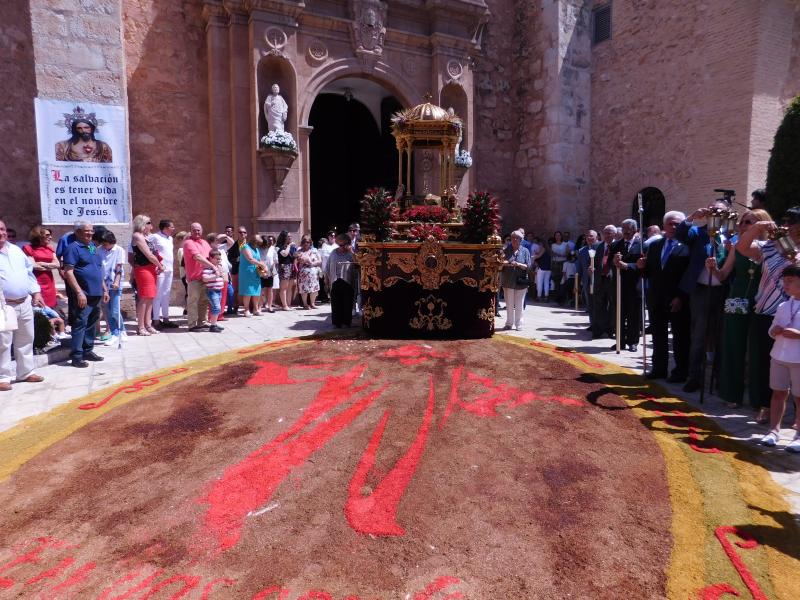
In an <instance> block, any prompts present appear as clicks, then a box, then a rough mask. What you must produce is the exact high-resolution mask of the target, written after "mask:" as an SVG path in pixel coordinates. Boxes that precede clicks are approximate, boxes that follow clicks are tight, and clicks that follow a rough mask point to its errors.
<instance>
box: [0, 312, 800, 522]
mask: <svg viewBox="0 0 800 600" xmlns="http://www.w3.org/2000/svg"><path fill="white" fill-rule="evenodd" d="M173 311H174V312H175V316H174V319H175V320H176V321H177V322H179V323H183V318H182V317H181V316H179V314H180V310H179V309H173ZM504 319H505V313H503V314H502V316H501V318H498V320H497V322H496V325H497V327H498V329H499V328H500V327H502V326H503V324H504ZM524 319H525V321H524V326H523V329H522V331H518V332H517V331H514V332H500V333H499V335H507V334H510V335H516V336H520V337H526V338H530V339H536V340H540V341H544V342H548V343H551V344H555V345H557V346H560V347H563V348H569V349H573V350H577V351H580V352H584V353H586V354H590V355H595V356H597V357H598V358H601V359H603V360H607V361H609V362H612V363H615V364H618V365H621V366H624V367H628V368H631V369H634V370H638V371H639V372H641V368H642V366H641V352H639V353H637V354H633V353H630V352H628V351H625V350H623V351H622V353H621V354H619V355H617V354H616V352H615V351H614V350H612V349H611V347H612V346H613V344H614V341H613V340H611V339H602V340H591V336H590V335H589V332H588V331H587V330H586V326H587V324H588V320H587V318H586V316H585V314H584V313H583V312H582V311H575V310H572V309H568V308H561V307H558V306H555V305H553V304H535V303H534V304H529V305H528V307H527V309H526V310H525V317H524ZM221 325H223V326H224V327H225V331H224V332H223V333H220V334H213V333H209V332H205V331H204V332H189V331H187V330H186V329H185V328H181V329H172V330H168V331H167V332H164V333H161V334H159V335H154V336H150V337H138V336H135V335H130V336H128V337H127V341H126V342H125V344H124V345H123V347H122V349H121V350H120V349H118V348H110V347H106V346H98V348H97V352H98V354H100V355H101V356H103V357H104V358H105V360H104V361H103V362H98V363H90V367H89V368H88V369H76V368H74V367H71V366H69V365H68V364H67V363H61V364H53V365H48V366H45V367H42V368H40V369H38V370H37V372H38V373H40V374H41V375H43V376H44V377H45V381H44V382H42V383H36V384H27V383H22V384H14V387H13V390H12V391H11V392H3V393H2V395H1V396H0V431H4V430H6V429H9V428H11V427H13V426H15V425H17V424H18V423H20V422H21V421H22V420H23V419H25V418H27V417H30V416H33V415H37V414H41V413H44V412H47V411H49V410H51V409H53V408H54V407H56V406H58V405H59V404H63V403H65V402H68V401H70V400H72V399H75V398H78V397H81V396H83V395H85V394H88V393H89V392H92V391H95V390H98V389H101V388H104V387H108V386H112V385H114V384H117V383H119V382H121V381H124V380H126V379H132V378H136V377H140V376H142V375H145V374H147V373H151V372H153V371H156V370H161V369H165V368H168V367H171V366H175V365H179V364H181V363H183V362H185V361H188V360H192V359H196V358H202V357H204V356H209V355H213V354H217V353H220V352H224V351H227V350H232V349H236V348H242V347H245V346H251V345H255V344H258V343H262V342H264V341H268V340H277V339H282V338H287V337H296V336H303V335H311V334H314V333H322V332H328V331H335V330H334V329H333V327H332V326H331V323H330V307H329V305H325V304H323V305H321V306H320V308H318V309H317V310H292V311H288V312H284V311H276V312H275V313H272V314H264V315H262V316H259V317H251V318H245V317H242V316H239V317H234V318H227V319H226V320H225V321H224V322H223V323H221ZM354 325H356V326H357V325H358V321H357V320H356V321H355V322H354ZM128 326H129V329H131V328H132V326H133V323H128ZM659 383H660V384H661V385H663V386H664V387H665V388H666V389H667V390H669V392H670V393H671V394H672V395H675V396H678V397H681V398H684V399H685V400H687V401H688V402H690V403H691V404H693V405H694V406H695V407H696V408H697V409H698V410H700V411H702V412H704V413H705V414H706V415H708V416H709V417H711V418H713V419H714V420H715V421H716V422H718V423H719V424H720V426H722V427H723V428H724V429H725V430H727V431H728V432H729V433H730V434H731V435H732V436H733V437H734V438H736V439H739V440H742V441H744V442H747V443H752V444H756V442H757V441H758V440H759V439H760V438H761V436H762V435H763V434H764V433H765V431H766V428H765V426H763V425H757V424H756V423H755V421H754V420H753V418H754V415H753V413H752V412H750V411H749V410H746V409H745V410H739V411H737V410H734V409H729V408H727V407H726V406H725V405H724V403H723V402H722V401H721V400H720V399H719V398H716V397H714V396H708V395H707V396H706V400H705V403H704V404H703V405H700V404H699V393H694V394H685V393H684V392H682V391H681V389H680V385H674V384H668V383H666V382H663V381H659ZM788 422H789V421H788V420H787V421H784V423H788ZM793 434H794V431H793V430H792V429H788V428H786V429H783V430H782V432H781V445H780V446H778V447H777V448H775V449H768V448H761V447H759V449H760V450H761V452H762V453H763V458H764V460H763V466H765V467H766V468H767V469H769V470H770V472H771V473H772V475H773V477H774V479H775V480H776V481H777V482H778V483H779V484H781V485H783V486H784V487H786V488H787V489H789V490H792V491H793V492H796V494H790V495H789V496H790V498H789V500H790V502H791V503H792V505H793V507H794V511H795V514H798V515H800V455H792V454H790V453H788V452H786V451H784V450H783V449H782V447H783V446H785V444H786V443H787V442H788V440H789V439H791V436H792V435H793Z"/></svg>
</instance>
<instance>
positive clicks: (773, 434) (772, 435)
mask: <svg viewBox="0 0 800 600" xmlns="http://www.w3.org/2000/svg"><path fill="white" fill-rule="evenodd" d="M778 439H779V437H778V432H777V431H770V432H769V433H768V434H767V435H765V436H764V437H763V438H761V442H760V444H761V445H762V446H769V447H770V448H771V447H772V446H775V445H777V444H778Z"/></svg>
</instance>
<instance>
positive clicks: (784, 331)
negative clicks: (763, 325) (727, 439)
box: [761, 265, 800, 452]
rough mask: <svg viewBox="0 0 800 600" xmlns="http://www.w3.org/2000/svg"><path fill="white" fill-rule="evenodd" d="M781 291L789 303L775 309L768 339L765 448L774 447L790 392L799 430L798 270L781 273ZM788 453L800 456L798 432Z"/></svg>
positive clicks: (763, 440)
mask: <svg viewBox="0 0 800 600" xmlns="http://www.w3.org/2000/svg"><path fill="white" fill-rule="evenodd" d="M781 278H782V279H783V290H784V291H785V292H786V294H787V295H788V296H789V300H787V301H786V302H782V303H781V304H780V305H779V306H778V310H777V312H776V313H775V318H774V319H773V321H772V327H770V328H769V335H770V336H771V337H772V338H773V339H774V340H775V344H774V345H773V346H772V352H770V367H769V387H770V389H771V390H772V398H771V399H770V415H769V417H770V418H769V433H767V435H765V436H764V437H763V438H762V439H761V443H762V444H763V445H765V446H775V445H776V444H777V443H778V439H779V438H780V429H781V421H782V420H783V413H784V411H785V410H786V400H787V399H788V398H789V391H790V390H791V392H792V395H793V396H794V406H795V428H797V427H798V426H800V416H798V415H800V266H798V265H789V266H788V267H786V268H785V269H784V270H783V272H782V273H781ZM786 449H787V450H788V451H789V452H800V429H798V431H797V432H796V433H795V434H794V439H793V440H792V441H791V442H790V443H789V445H788V446H786Z"/></svg>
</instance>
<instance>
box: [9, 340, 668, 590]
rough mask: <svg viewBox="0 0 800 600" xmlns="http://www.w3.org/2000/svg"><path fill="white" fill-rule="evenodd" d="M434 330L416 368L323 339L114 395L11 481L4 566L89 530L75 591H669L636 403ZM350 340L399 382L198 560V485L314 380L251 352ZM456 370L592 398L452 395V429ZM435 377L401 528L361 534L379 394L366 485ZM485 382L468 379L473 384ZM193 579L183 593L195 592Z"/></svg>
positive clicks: (329, 346)
mask: <svg viewBox="0 0 800 600" xmlns="http://www.w3.org/2000/svg"><path fill="white" fill-rule="evenodd" d="M405 343H408V342H405ZM418 343H419V344H426V342H418ZM427 344H429V345H430V346H431V347H432V348H433V350H435V351H437V352H441V353H447V354H448V355H449V357H447V358H431V359H429V360H427V361H425V362H423V363H422V364H418V365H411V366H405V365H402V364H400V363H399V362H398V361H397V359H392V358H385V357H381V356H380V355H381V354H382V353H383V352H385V351H386V350H388V349H391V348H395V347H397V346H398V345H399V344H398V343H397V342H389V341H364V340H357V341H356V340H322V341H317V342H314V343H313V344H311V345H306V346H301V347H297V348H290V349H284V350H280V351H276V352H272V353H269V354H264V355H254V356H247V357H245V358H243V360H242V361H241V362H240V363H238V364H234V365H227V366H224V367H218V368H215V369H211V370H208V371H205V372H203V373H200V374H198V375H196V376H192V377H190V378H188V379H186V380H184V381H182V382H180V383H176V384H173V385H171V386H170V387H168V388H166V389H164V390H162V391H159V392H157V393H151V394H150V395H143V396H142V397H141V398H138V399H136V400H135V401H133V402H131V403H129V404H126V405H123V406H121V407H119V408H117V409H115V410H113V411H111V412H110V413H108V414H106V415H104V416H103V417H101V418H99V419H97V420H95V421H94V422H92V423H91V424H90V425H88V426H86V427H84V428H82V429H81V430H79V431H78V432H76V433H74V434H73V435H71V436H69V437H68V438H67V439H65V440H63V441H62V442H60V443H57V444H55V445H54V446H52V447H50V448H49V449H48V450H46V451H45V452H43V453H41V454H40V455H38V456H37V457H36V458H34V459H33V460H31V461H29V462H28V463H27V464H25V465H24V466H23V467H22V468H21V469H20V470H19V471H18V472H17V473H15V474H14V476H12V477H11V478H10V479H9V480H8V481H6V482H5V483H3V484H0V506H2V507H3V510H2V513H0V531H2V540H3V541H2V543H0V564H2V562H4V561H3V560H2V559H3V558H4V554H2V552H3V550H2V549H8V548H10V547H11V546H12V545H13V544H16V543H20V542H22V541H24V540H29V539H32V538H35V537H37V536H43V535H48V536H55V537H59V538H63V539H67V540H69V541H70V542H72V543H74V544H76V545H77V546H78V547H77V549H75V550H72V551H71V552H70V554H71V555H72V556H75V557H76V558H77V560H78V562H76V564H82V563H83V562H85V561H88V560H91V561H94V562H96V563H97V565H98V567H97V568H96V569H95V571H93V573H92V574H90V576H89V577H88V578H87V580H86V582H85V587H84V588H83V589H82V590H80V592H79V593H78V594H77V596H76V597H81V598H90V597H91V598H94V597H96V596H97V595H98V594H99V592H100V591H101V590H102V589H103V588H104V587H106V586H108V585H109V584H110V583H111V582H113V581H115V580H116V579H118V578H120V577H122V576H123V575H124V574H125V573H127V572H129V571H131V570H132V569H134V568H138V567H140V566H143V565H146V566H149V567H157V568H163V569H164V570H165V575H164V576H165V577H166V576H167V575H170V574H177V573H184V574H192V575H199V576H202V577H203V582H204V584H205V583H207V582H209V581H211V580H212V579H214V578H216V577H228V578H231V579H233V580H236V582H237V583H236V585H235V586H233V587H231V588H218V591H215V592H214V594H212V598H251V597H253V595H254V594H255V593H256V592H258V591H259V590H261V589H264V588H266V587H269V586H271V585H280V586H282V587H284V588H287V589H290V590H292V594H291V595H290V596H289V597H290V598H292V599H294V598H296V597H298V596H300V595H301V593H303V592H305V591H307V590H312V589H316V590H326V591H328V592H329V593H330V594H331V596H332V597H333V598H335V599H339V598H345V597H347V596H348V595H354V596H358V597H359V598H362V600H363V599H372V598H386V599H389V598H405V597H406V594H407V593H409V592H410V593H411V594H412V596H413V594H414V593H416V592H418V591H420V590H422V589H423V588H424V587H425V586H426V585H427V584H429V583H430V582H432V581H434V580H435V579H436V578H438V577H442V576H451V577H455V578H457V579H458V580H459V581H460V583H458V584H457V585H453V586H452V587H450V588H448V592H450V593H452V592H454V591H461V592H462V593H463V594H464V597H465V598H473V599H494V598H497V599H500V598H504V599H518V598H519V599H524V598H592V599H602V598H609V599H611V598H613V599H617V598H662V597H664V596H665V583H666V576H665V572H666V568H667V563H668V559H669V548H670V544H671V538H670V533H669V530H670V522H671V512H670V505H669V492H668V487H667V480H666V476H665V466H664V461H663V458H662V455H661V453H660V451H659V449H658V446H657V444H656V441H655V439H654V437H653V436H652V434H651V433H649V432H648V431H647V429H646V428H644V427H643V426H641V424H640V423H639V421H638V420H637V419H636V418H635V417H634V415H633V414H632V413H631V411H629V410H628V409H627V406H626V405H625V403H624V402H623V401H622V400H621V399H620V398H619V397H617V396H615V395H613V394H605V395H603V396H602V397H601V399H600V402H599V405H594V404H591V403H589V402H587V401H586V398H587V396H588V395H590V394H591V393H592V392H596V391H597V390H599V389H601V388H602V384H599V383H593V382H592V380H591V379H590V378H589V379H587V378H585V377H584V378H581V373H580V371H579V370H577V369H576V368H574V367H572V366H570V365H568V364H566V363H564V362H562V361H559V360H556V359H554V358H551V357H548V356H544V355H543V354H541V353H538V352H535V351H533V350H531V351H527V350H524V349H521V348H518V347H516V346H511V345H508V344H503V343H500V342H496V341H491V340H480V341H459V342H427ZM353 353H358V354H359V355H361V356H362V357H364V361H359V362H367V364H368V369H367V372H366V374H365V377H366V378H367V379H369V378H376V379H378V380H379V381H381V382H385V383H388V384H389V388H388V389H387V391H386V392H385V393H384V394H383V395H382V396H381V397H380V398H379V399H378V400H376V401H375V403H374V404H373V405H372V406H371V407H370V408H368V409H367V410H366V411H365V412H364V413H363V414H362V415H360V416H359V417H358V418H357V419H355V421H354V422H353V423H352V424H351V425H350V426H349V427H347V428H346V429H344V430H343V431H342V432H340V433H339V434H337V435H336V436H335V437H333V438H332V440H331V441H330V442H328V443H327V444H326V445H325V446H324V447H323V448H322V449H320V450H319V451H318V452H316V453H315V454H314V455H313V456H312V457H311V458H310V459H309V460H308V461H307V462H306V463H305V464H304V465H302V466H301V467H300V468H297V469H295V470H294V471H293V472H292V473H291V474H290V476H289V477H288V478H287V479H286V480H285V481H284V483H283V484H282V485H281V486H280V488H279V489H278V491H277V493H276V494H275V495H274V496H273V497H272V498H271V499H270V501H269V502H271V503H277V506H276V507H275V508H274V509H273V510H270V511H268V512H265V513H263V514H261V515H258V516H254V517H250V518H248V519H247V521H246V524H245V526H244V529H243V532H242V537H241V539H240V541H239V543H238V544H237V545H236V546H235V547H234V548H233V549H231V550H229V551H227V552H224V553H222V554H220V555H217V556H206V557H201V558H200V559H198V558H197V557H196V555H194V554H193V552H192V548H193V547H194V545H195V544H196V543H197V539H198V535H199V534H198V531H199V529H200V527H199V524H200V523H201V522H202V517H203V515H204V511H205V509H206V506H204V505H203V504H201V503H199V502H198V501H197V499H198V498H200V497H202V496H203V494H204V492H205V491H206V490H207V489H208V485H209V484H210V483H212V482H213V481H214V480H215V479H216V478H218V477H220V476H221V475H222V474H223V473H224V472H225V469H226V468H228V467H229V466H231V465H233V464H235V463H237V462H239V461H241V460H243V459H244V458H245V457H246V456H247V455H248V454H249V453H250V452H252V451H253V450H255V449H257V448H258V447H260V446H262V445H263V444H265V443H267V442H268V441H269V440H271V439H272V438H273V437H274V436H276V435H277V434H279V433H280V432H281V431H283V430H285V429H286V428H287V427H288V426H289V425H290V424H291V423H292V422H293V421H294V420H295V419H296V418H298V417H299V415H300V414H301V413H302V410H303V409H304V408H305V407H307V406H308V404H309V403H310V402H311V400H312V399H313V398H314V396H315V394H316V392H317V391H318V390H319V388H320V384H319V383H306V384H296V385H276V386H247V385H246V382H247V380H248V379H249V378H250V377H251V375H252V374H253V373H255V372H256V370H257V368H258V367H257V365H256V364H255V361H257V360H268V361H275V362H280V363H281V364H285V365H298V364H303V363H305V364H308V363H317V362H322V361H329V360H332V359H336V358H337V357H341V356H345V355H349V354H353ZM353 364H357V363H353V362H348V361H342V362H339V363H336V366H335V367H334V368H333V370H334V371H335V372H337V373H341V372H343V371H344V370H346V369H348V368H350V367H352V365H353ZM458 366H464V367H465V370H468V371H471V372H474V373H476V374H478V375H482V376H490V377H492V378H494V379H495V380H496V381H497V382H498V383H506V384H510V385H513V386H516V387H518V388H520V389H521V390H523V391H526V390H531V391H534V392H536V393H537V394H539V395H541V396H555V395H560V396H567V397H570V398H576V399H580V400H581V401H582V402H583V404H582V405H581V406H564V405H562V404H558V403H545V402H533V403H530V404H527V405H524V406H518V407H514V408H509V407H507V406H506V407H504V406H501V407H500V408H499V410H498V412H499V415H498V416H494V417H490V418H484V417H480V416H477V415H474V414H472V413H469V412H467V411H464V410H458V411H455V412H454V413H453V414H452V415H451V417H450V418H449V420H448V421H447V423H446V424H445V426H444V428H443V429H441V430H440V429H439V423H440V420H441V418H442V416H443V414H444V411H445V407H446V405H447V400H448V393H449V390H450V374H451V372H452V369H453V368H454V367H458ZM319 373H320V371H314V370H300V369H295V370H292V371H291V374H292V376H294V377H297V378H304V377H310V376H314V375H316V374H319ZM431 376H432V377H433V382H434V385H435V390H436V408H435V417H434V421H433V426H432V428H431V430H430V433H429V436H428V440H427V445H426V447H425V450H424V454H423V456H422V459H421V461H420V463H419V467H418V469H417V470H416V472H415V474H414V477H413V479H412V480H411V482H410V484H409V486H408V488H407V489H406V492H405V494H404V496H403V499H402V501H401V503H400V505H399V510H398V515H397V518H398V522H399V523H400V524H401V525H402V526H403V527H404V528H405V529H406V533H405V535H403V536H399V537H397V536H395V537H372V536H365V535H363V534H359V533H357V532H355V531H354V530H353V529H351V528H350V527H349V525H348V522H347V520H346V518H345V514H344V506H345V502H346V498H347V486H348V483H349V481H350V478H351V476H352V474H353V472H354V470H355V468H356V465H357V464H358V462H359V459H360V457H361V455H362V452H363V451H364V449H365V448H366V445H367V443H368V441H369V439H370V437H371V435H372V432H373V430H374V428H375V425H376V424H377V423H378V420H379V419H380V417H381V416H382V414H383V412H384V411H385V410H386V409H391V411H392V413H391V417H390V419H389V422H388V425H387V427H386V431H385V434H384V437H383V440H382V441H381V444H380V447H379V450H378V455H377V463H376V466H375V469H374V470H373V473H372V474H371V475H370V477H369V481H368V483H369V485H375V484H377V482H378V480H379V477H380V476H381V475H382V474H385V473H386V472H388V471H389V470H390V469H391V468H392V467H393V466H394V464H395V463H396V461H397V460H398V459H399V458H400V457H401V456H402V455H403V453H404V452H405V451H406V450H407V448H408V447H409V445H410V444H411V443H412V441H413V439H414V437H415V435H416V434H417V431H418V428H419V426H420V423H421V420H422V417H423V414H424V412H425V407H426V404H427V398H428V380H429V377H431ZM470 390H473V391H470ZM474 390H477V388H470V387H469V386H466V385H464V388H463V391H464V395H465V396H466V398H465V399H466V400H469V399H470V398H469V395H470V394H472V395H473V398H474V397H475V394H476V392H475V391H474ZM5 555H8V553H7V552H6V553H5ZM55 556H56V555H55V554H53V557H55ZM59 556H60V555H59ZM56 560H57V559H56V558H53V559H52V560H51V562H50V563H48V564H49V565H50V566H52V564H54V563H55V561H56ZM43 562H46V561H43ZM44 566H45V565H22V566H20V567H18V568H16V569H15V570H13V571H12V572H11V573H9V576H12V577H13V578H14V579H15V580H18V581H20V580H23V579H26V578H27V577H31V576H33V575H35V574H36V573H38V572H40V571H41V570H42V569H43V567H44ZM45 583H48V582H43V583H42V584H36V585H34V586H27V587H25V588H20V587H19V586H15V587H13V588H9V590H7V591H5V592H3V591H0V598H3V597H14V594H16V595H17V596H19V597H34V595H35V593H37V592H38V591H40V590H44V589H45V588H46V587H47V586H46V585H45ZM49 584H52V582H49ZM37 586H39V587H37ZM120 589H122V588H120ZM199 589H200V587H198V588H197V589H195V590H194V591H193V592H192V593H191V594H189V595H187V596H186V597H187V598H196V597H199V591H198V590H199ZM173 591H174V589H173ZM445 595H446V594H445V593H444V592H441V593H440V594H439V595H433V596H432V597H431V598H432V599H437V600H438V599H439V598H443V597H444V596H445ZM156 597H158V598H161V597H163V598H167V597H169V593H168V592H167V591H166V590H165V591H164V593H163V595H158V596H156ZM272 597H277V596H270V598H272Z"/></svg>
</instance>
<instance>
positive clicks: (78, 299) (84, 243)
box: [64, 221, 109, 368]
mask: <svg viewBox="0 0 800 600" xmlns="http://www.w3.org/2000/svg"><path fill="white" fill-rule="evenodd" d="M93 235H94V227H93V226H92V224H91V223H89V222H87V221H81V222H79V223H78V224H76V227H75V241H74V242H72V243H71V244H70V245H69V246H67V249H66V250H65V252H64V278H65V281H66V283H67V286H68V287H69V289H70V290H72V294H71V295H70V302H74V306H73V307H72V308H71V310H70V314H71V315H72V322H71V323H70V325H72V340H71V341H70V343H71V352H70V358H71V359H72V366H73V367H78V368H86V367H88V366H89V363H88V362H87V361H93V362H97V361H101V360H103V357H102V356H98V355H97V354H95V352H94V340H95V333H96V329H97V324H98V322H99V321H100V302H101V301H102V302H108V300H109V297H108V290H107V289H106V284H105V281H103V261H102V259H101V257H100V253H99V252H98V251H97V247H96V246H95V245H94V243H93V242H92V236H93Z"/></svg>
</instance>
